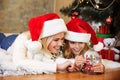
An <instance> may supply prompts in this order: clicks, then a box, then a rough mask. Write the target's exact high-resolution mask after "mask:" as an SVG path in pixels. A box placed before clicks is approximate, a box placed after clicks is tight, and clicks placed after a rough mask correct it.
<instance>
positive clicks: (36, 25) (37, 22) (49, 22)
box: [28, 13, 67, 48]
mask: <svg viewBox="0 0 120 80" xmlns="http://www.w3.org/2000/svg"><path fill="white" fill-rule="evenodd" d="M28 26H29V30H30V34H31V39H32V42H33V41H38V42H40V41H39V40H40V39H41V38H45V37H49V36H52V35H55V34H58V33H60V32H67V27H66V24H65V22H64V20H63V19H61V18H60V17H59V16H58V15H57V14H56V13H49V14H45V15H42V16H38V17H34V18H31V20H30V21H29V23H28ZM29 44H30V43H29ZM35 45H36V44H35ZM31 46H32V45H31ZM33 46H34V45H33ZM34 48H35V46H34Z"/></svg>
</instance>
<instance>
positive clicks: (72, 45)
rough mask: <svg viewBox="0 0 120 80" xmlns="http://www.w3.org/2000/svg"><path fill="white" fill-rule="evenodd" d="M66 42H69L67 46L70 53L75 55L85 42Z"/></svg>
mask: <svg viewBox="0 0 120 80" xmlns="http://www.w3.org/2000/svg"><path fill="white" fill-rule="evenodd" d="M68 44H69V47H70V49H71V51H72V53H73V54H75V55H79V54H80V52H81V51H82V50H83V48H84V47H85V43H83V42H73V41H69V42H68Z"/></svg>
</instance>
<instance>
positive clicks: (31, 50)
mask: <svg viewBox="0 0 120 80" xmlns="http://www.w3.org/2000/svg"><path fill="white" fill-rule="evenodd" d="M25 46H26V47H27V56H28V58H30V59H32V58H33V57H34V55H36V54H38V53H39V52H40V50H41V48H42V45H41V43H40V41H32V40H31V39H30V40H28V41H26V43H25Z"/></svg>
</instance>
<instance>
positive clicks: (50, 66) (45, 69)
mask: <svg viewBox="0 0 120 80" xmlns="http://www.w3.org/2000/svg"><path fill="white" fill-rule="evenodd" d="M27 40H28V37H27V35H26V34H24V33H22V34H20V35H19V36H18V37H17V38H16V40H15V42H14V43H13V45H12V46H13V47H12V48H13V52H12V58H13V62H14V64H16V65H17V66H19V67H22V68H23V69H25V70H27V71H28V72H30V73H32V72H35V73H55V72H56V63H54V62H53V63H45V62H42V61H37V60H34V59H28V58H27V48H26V47H25V42H26V41H27Z"/></svg>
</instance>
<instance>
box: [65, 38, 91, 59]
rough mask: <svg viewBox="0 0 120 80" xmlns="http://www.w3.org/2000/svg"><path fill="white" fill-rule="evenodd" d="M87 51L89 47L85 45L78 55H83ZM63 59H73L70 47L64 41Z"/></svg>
mask: <svg viewBox="0 0 120 80" xmlns="http://www.w3.org/2000/svg"><path fill="white" fill-rule="evenodd" d="M88 49H89V46H88V44H87V43H85V47H84V49H83V50H82V51H81V52H80V54H79V55H84V53H85V52H86V51H87V50H88ZM63 56H64V58H67V59H70V58H75V54H74V53H72V51H71V49H70V46H69V41H68V40H65V45H64V54H63Z"/></svg>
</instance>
